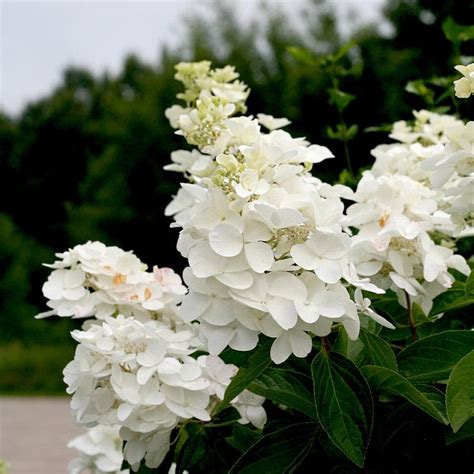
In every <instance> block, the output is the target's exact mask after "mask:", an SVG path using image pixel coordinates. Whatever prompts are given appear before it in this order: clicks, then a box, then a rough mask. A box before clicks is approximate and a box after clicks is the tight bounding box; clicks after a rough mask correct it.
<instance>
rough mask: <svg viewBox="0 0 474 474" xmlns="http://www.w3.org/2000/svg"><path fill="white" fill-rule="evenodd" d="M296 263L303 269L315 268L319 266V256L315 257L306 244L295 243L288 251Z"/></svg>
mask: <svg viewBox="0 0 474 474" xmlns="http://www.w3.org/2000/svg"><path fill="white" fill-rule="evenodd" d="M290 254H291V256H292V257H293V260H294V261H295V263H296V265H299V266H300V267H301V268H304V269H305V270H315V269H316V268H318V266H319V257H317V256H316V255H315V254H314V253H313V252H312V251H311V250H310V248H309V247H308V246H307V245H306V244H296V245H293V247H291V251H290Z"/></svg>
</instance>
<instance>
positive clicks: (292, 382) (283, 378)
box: [248, 368, 317, 419]
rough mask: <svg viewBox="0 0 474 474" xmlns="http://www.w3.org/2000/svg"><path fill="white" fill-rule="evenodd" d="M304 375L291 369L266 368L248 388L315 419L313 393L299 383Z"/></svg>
mask: <svg viewBox="0 0 474 474" xmlns="http://www.w3.org/2000/svg"><path fill="white" fill-rule="evenodd" d="M306 377H307V376H306V375H304V374H301V373H298V372H296V371H293V370H287V369H274V368H268V369H267V370H265V372H264V373H263V374H261V375H260V376H259V377H258V379H257V380H255V381H254V382H252V383H251V384H250V385H249V387H248V388H249V390H250V391H251V392H253V393H255V394H257V395H261V396H262V397H265V398H268V399H269V400H272V401H273V402H275V403H281V404H283V405H286V406H287V407H289V408H293V409H294V410H298V411H300V412H301V413H304V414H305V415H307V416H309V417H310V418H315V419H317V415H316V408H315V406H314V399H313V394H312V393H311V392H310V391H309V390H308V388H306V386H305V385H304V384H303V383H301V380H302V379H304V378H306ZM308 379H309V377H308ZM309 381H311V379H309Z"/></svg>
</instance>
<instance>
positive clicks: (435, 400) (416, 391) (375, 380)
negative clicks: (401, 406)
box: [361, 365, 448, 425]
mask: <svg viewBox="0 0 474 474" xmlns="http://www.w3.org/2000/svg"><path fill="white" fill-rule="evenodd" d="M361 370H362V372H363V374H364V375H365V376H366V378H367V380H368V382H369V385H370V386H371V387H372V388H373V389H374V390H378V391H380V392H382V393H386V394H389V395H396V396H400V397H403V398H404V399H405V400H407V401H409V402H410V403H412V404H413V405H415V406H416V407H418V408H419V409H420V410H423V411H424V412H425V413H427V414H428V415H430V416H432V417H433V418H434V419H435V420H438V421H439V422H441V423H443V424H445V425H447V424H448V420H447V418H446V414H445V413H444V409H443V410H440V408H441V407H442V404H441V402H440V400H442V393H441V392H439V393H438V394H436V393H435V392H433V391H431V390H430V391H429V392H428V390H427V389H426V387H424V386H422V387H416V386H415V385H413V384H412V383H411V382H410V381H408V380H407V379H406V378H405V377H403V375H400V374H398V373H397V372H394V371H393V370H391V369H387V368H386V367H378V366H375V365H366V366H365V367H362V369H361ZM440 397H441V398H440Z"/></svg>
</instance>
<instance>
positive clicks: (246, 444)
mask: <svg viewBox="0 0 474 474" xmlns="http://www.w3.org/2000/svg"><path fill="white" fill-rule="evenodd" d="M261 437H262V436H261V434H260V433H259V432H257V431H255V430H252V429H250V428H248V427H247V426H243V425H239V424H237V425H235V426H234V428H233V430H232V436H229V437H228V438H226V439H225V440H226V441H227V442H228V443H229V444H230V445H231V446H232V447H233V448H235V449H237V451H240V452H241V453H244V452H245V451H247V450H248V449H249V448H250V446H252V445H253V444H255V443H256V442H257V441H258V440H259V439H260V438H261Z"/></svg>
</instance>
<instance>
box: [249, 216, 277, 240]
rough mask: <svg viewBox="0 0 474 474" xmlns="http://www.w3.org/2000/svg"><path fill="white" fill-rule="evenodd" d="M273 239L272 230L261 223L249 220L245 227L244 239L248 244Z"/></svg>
mask: <svg viewBox="0 0 474 474" xmlns="http://www.w3.org/2000/svg"><path fill="white" fill-rule="evenodd" d="M271 237H272V233H271V231H270V229H269V228H268V227H267V226H266V225H265V224H264V223H263V222H260V221H255V220H247V221H246V222H245V227H244V239H245V241H246V242H257V241H258V240H262V241H266V240H269V239H270V238H271Z"/></svg>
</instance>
